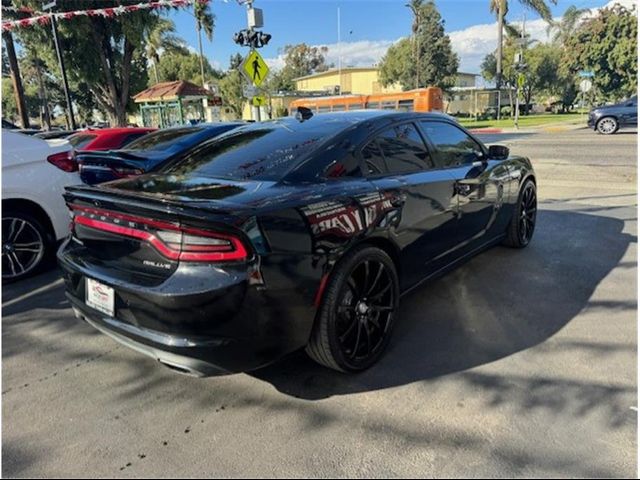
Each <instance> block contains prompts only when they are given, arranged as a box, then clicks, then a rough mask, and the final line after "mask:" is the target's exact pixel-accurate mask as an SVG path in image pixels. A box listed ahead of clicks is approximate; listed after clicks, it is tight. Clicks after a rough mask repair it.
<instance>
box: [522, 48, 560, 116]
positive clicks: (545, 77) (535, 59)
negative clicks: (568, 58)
mask: <svg viewBox="0 0 640 480" xmlns="http://www.w3.org/2000/svg"><path fill="white" fill-rule="evenodd" d="M560 57H561V55H560V51H559V49H558V47H557V46H555V45H549V44H538V45H536V46H535V47H533V48H531V49H528V50H525V53H524V60H525V63H526V64H527V69H526V70H525V72H524V76H525V82H524V86H523V87H522V96H523V98H524V104H525V113H529V108H530V105H531V101H532V99H533V95H534V93H539V94H541V93H544V92H546V93H548V94H553V93H554V92H555V91H556V89H557V87H558V85H559V76H558V71H559V69H560Z"/></svg>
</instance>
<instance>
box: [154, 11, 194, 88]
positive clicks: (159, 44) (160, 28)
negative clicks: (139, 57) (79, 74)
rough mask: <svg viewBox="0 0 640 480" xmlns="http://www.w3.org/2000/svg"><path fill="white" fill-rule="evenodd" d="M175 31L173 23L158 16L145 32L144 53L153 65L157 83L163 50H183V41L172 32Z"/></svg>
mask: <svg viewBox="0 0 640 480" xmlns="http://www.w3.org/2000/svg"><path fill="white" fill-rule="evenodd" d="M175 31H176V27H175V25H174V23H173V22H172V21H171V20H169V19H167V18H160V17H158V19H157V20H156V22H155V23H154V24H153V26H151V28H150V29H149V31H148V34H147V46H146V53H147V58H148V59H149V60H150V61H151V64H152V65H153V74H154V77H155V81H156V83H158V81H159V80H158V62H159V61H160V55H161V53H162V52H163V51H183V50H184V49H185V46H184V41H183V40H182V39H181V38H180V37H178V36H176V35H173V33H174V32H175Z"/></svg>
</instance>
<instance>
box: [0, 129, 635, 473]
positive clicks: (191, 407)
mask: <svg viewBox="0 0 640 480" xmlns="http://www.w3.org/2000/svg"><path fill="white" fill-rule="evenodd" d="M483 139H484V140H486V141H487V142H489V143H492V142H493V143H506V144H508V145H509V146H510V147H511V149H512V151H513V152H514V153H521V154H524V155H527V156H529V157H531V159H532V161H533V163H534V167H535V168H536V171H537V173H538V177H539V180H538V183H539V195H540V212H539V218H538V224H537V227H536V232H535V236H534V239H533V241H532V244H531V245H530V246H529V247H528V248H527V249H525V250H511V249H507V248H503V247H496V248H494V249H492V250H490V251H488V252H485V253H483V254H481V255H479V256H477V257H475V258H473V259H472V260H471V261H469V262H468V263H466V264H465V265H464V266H462V267H460V268H458V269H457V270H455V271H453V272H451V273H449V274H447V275H446V276H444V277H443V278H440V279H438V280H436V281H433V282H430V283H428V284H426V285H424V286H423V287H421V288H419V289H417V290H416V291H414V292H413V293H411V294H410V295H408V296H407V297H405V298H404V299H403V302H402V308H401V314H400V317H399V320H398V322H397V324H396V330H395V332H394V338H393V340H392V342H391V345H390V348H389V350H388V353H387V354H386V355H385V356H384V357H383V359H382V360H381V362H380V363H379V364H378V365H377V366H375V367H374V368H372V369H370V370H369V371H367V372H365V373H363V374H360V375H355V376H347V375H342V374H338V373H335V372H332V371H329V370H326V369H324V368H322V367H320V366H317V365H315V364H314V363H313V362H312V361H311V360H309V359H307V358H306V356H305V355H304V354H303V353H297V354H294V355H292V356H290V357H288V358H286V359H284V360H282V361H281V362H278V363H277V364H274V365H272V366H270V367H268V368H265V369H262V370H260V371H257V372H252V373H250V374H238V375H229V376H224V377H214V378H207V379H195V378H190V377H186V376H182V375H179V374H177V373H175V372H173V371H170V370H168V369H166V368H164V367H162V366H161V365H159V364H157V363H156V362H154V361H153V360H152V359H148V358H146V357H142V356H140V355H139V354H137V353H135V352H132V351H130V350H128V349H127V348H125V347H121V346H119V345H118V344H117V343H115V342H114V341H113V340H111V339H110V338H107V337H106V336H104V335H102V334H100V333H97V332H96V331H94V330H93V329H92V328H91V327H89V326H88V325H86V324H83V323H80V322H79V321H77V320H76V319H75V318H74V316H73V314H72V313H71V310H70V308H69V304H68V302H67V301H66V300H65V298H64V296H63V289H62V284H61V281H60V280H59V276H58V273H57V272H56V271H55V270H52V271H50V272H47V273H45V274H42V275H40V276H38V277H36V278H34V279H31V280H27V281H24V282H21V283H19V284H14V285H10V286H7V287H5V288H3V291H2V302H3V308H2V311H3V318H2V359H3V363H2V414H3V416H2V427H3V428H2V460H3V462H2V463H3V465H2V473H3V476H5V477H45V476H46V477H120V476H122V477H138V476H157V477H174V476H177V477H184V476H186V477H194V476H217V477H219V476H223V477H239V476H242V477H249V476H251V477H253V476H256V477H275V476H286V477H293V476H296V477H301V476H305V477H343V476H352V477H435V476H437V477H481V478H487V477H635V476H636V447H637V445H636V428H637V425H636V422H637V410H636V407H637V396H636V378H637V371H636V368H637V367H636V364H637V362H636V346H637V345H636V339H637V331H636V328H637V324H636V309H637V299H636V291H637V284H636V271H637V206H636V200H637V197H636V193H637V192H636V175H637V149H636V142H637V133H636V132H631V133H623V134H620V135H614V136H610V137H604V136H600V135H597V134H595V133H593V132H591V131H588V130H586V129H582V130H578V131H571V132H549V133H533V134H532V133H527V134H525V133H522V134H507V135H492V136H483Z"/></svg>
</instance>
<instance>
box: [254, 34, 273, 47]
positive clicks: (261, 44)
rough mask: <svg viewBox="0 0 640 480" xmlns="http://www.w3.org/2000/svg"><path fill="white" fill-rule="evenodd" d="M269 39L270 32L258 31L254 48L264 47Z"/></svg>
mask: <svg viewBox="0 0 640 480" xmlns="http://www.w3.org/2000/svg"><path fill="white" fill-rule="evenodd" d="M269 40H271V34H270V33H263V32H258V45H257V46H256V48H260V47H264V46H265V45H266V44H267V43H269Z"/></svg>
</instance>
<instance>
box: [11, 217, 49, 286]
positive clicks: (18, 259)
mask: <svg viewBox="0 0 640 480" xmlns="http://www.w3.org/2000/svg"><path fill="white" fill-rule="evenodd" d="M3 213H4V215H3V217H2V281H3V282H14V281H16V280H20V279H22V278H24V277H26V276H28V275H30V274H31V273H34V272H35V271H36V270H37V269H38V268H39V267H40V266H41V265H42V262H43V260H44V259H45V257H46V255H47V247H48V237H47V234H46V230H45V228H44V227H43V225H42V224H41V222H40V221H38V220H37V219H36V218H35V217H32V216H31V215H28V214H25V213H22V212H11V211H8V212H3Z"/></svg>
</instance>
